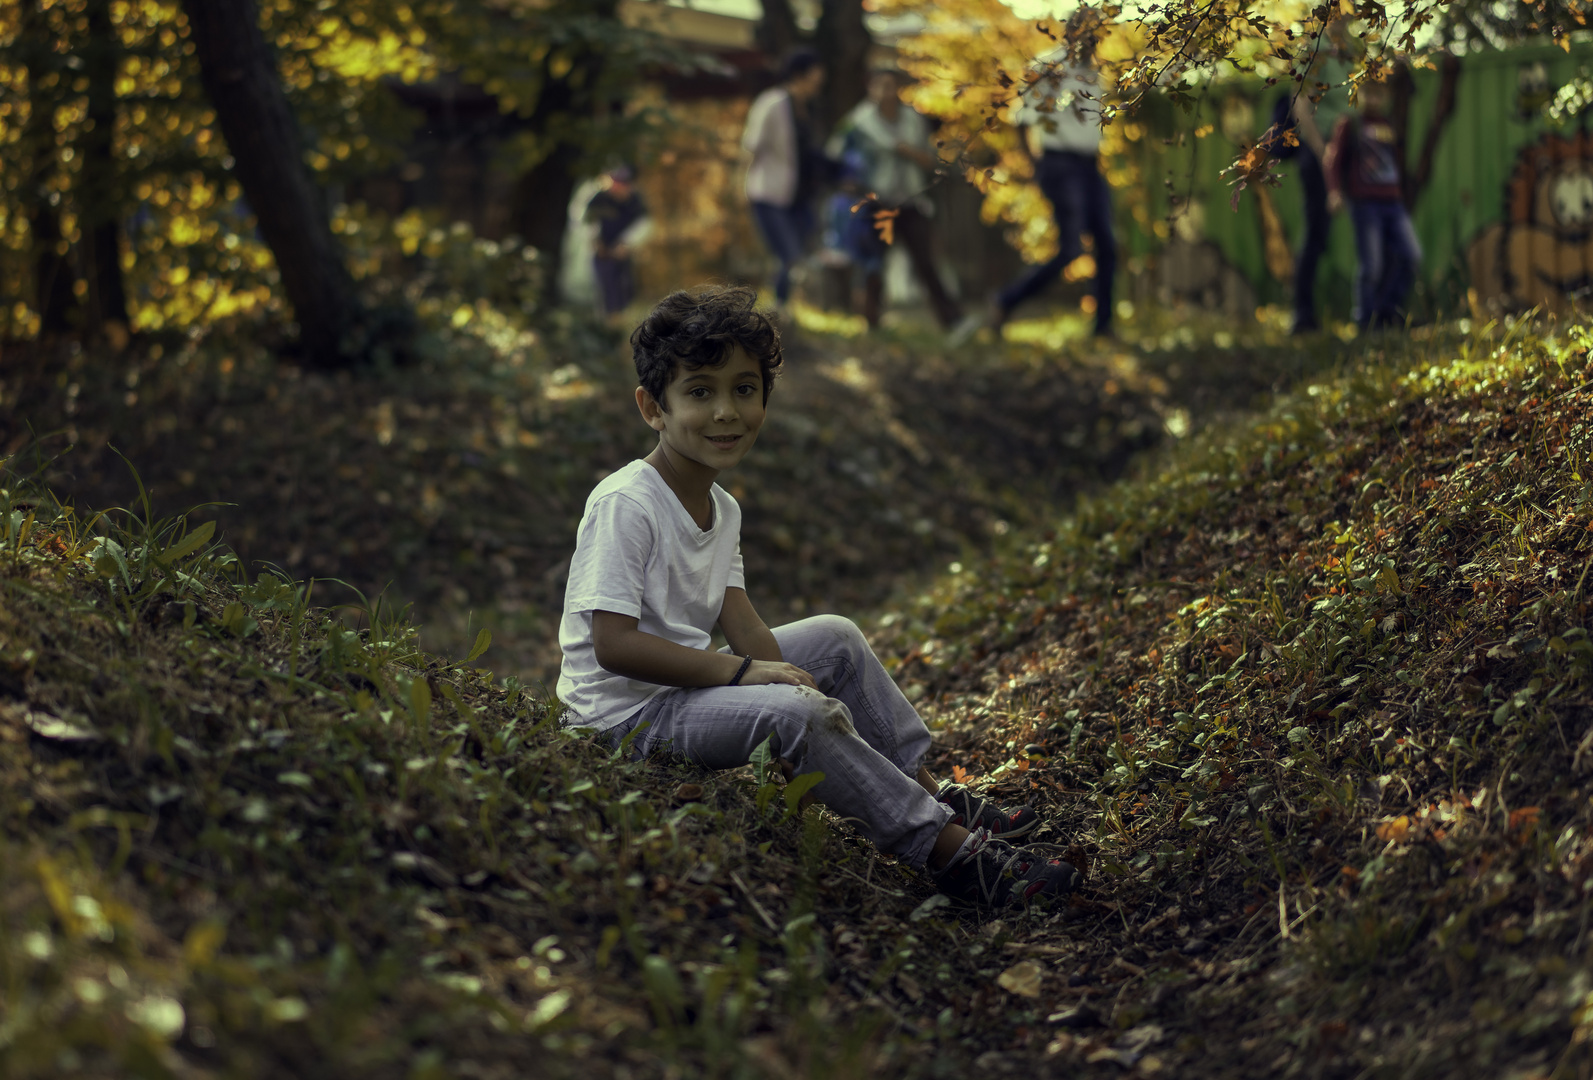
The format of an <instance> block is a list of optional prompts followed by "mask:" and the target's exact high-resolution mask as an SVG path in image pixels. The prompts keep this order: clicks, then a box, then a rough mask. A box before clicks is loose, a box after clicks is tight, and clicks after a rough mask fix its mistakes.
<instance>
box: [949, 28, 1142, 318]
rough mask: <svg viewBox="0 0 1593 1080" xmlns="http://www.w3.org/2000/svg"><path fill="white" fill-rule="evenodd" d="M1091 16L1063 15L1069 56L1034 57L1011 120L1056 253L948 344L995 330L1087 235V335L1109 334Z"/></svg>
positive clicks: (1109, 260)
mask: <svg viewBox="0 0 1593 1080" xmlns="http://www.w3.org/2000/svg"><path fill="white" fill-rule="evenodd" d="M1097 18H1098V15H1097V14H1096V13H1095V12H1094V11H1093V10H1092V9H1090V8H1088V7H1087V6H1086V7H1080V8H1079V10H1078V11H1077V12H1076V13H1075V14H1074V15H1073V16H1071V17H1070V19H1069V23H1070V25H1069V30H1068V36H1069V39H1070V40H1072V41H1074V45H1073V49H1074V50H1075V55H1076V56H1078V57H1080V59H1075V60H1071V61H1070V58H1069V56H1068V53H1067V51H1066V50H1063V49H1059V50H1057V51H1056V52H1054V53H1053V54H1051V56H1049V57H1045V58H1042V60H1041V62H1040V64H1039V71H1038V75H1037V77H1036V78H1035V81H1034V82H1033V83H1032V84H1030V85H1029V86H1028V88H1027V89H1026V90H1025V91H1024V93H1023V103H1022V106H1021V107H1020V109H1019V110H1018V113H1017V116H1016V117H1015V118H1014V119H1015V121H1016V123H1017V125H1018V126H1019V127H1020V128H1021V129H1024V130H1023V134H1024V136H1025V139H1026V140H1032V142H1031V143H1030V151H1031V153H1033V152H1034V151H1035V150H1038V151H1039V156H1038V159H1037V160H1036V161H1035V170H1034V171H1035V180H1036V182H1037V183H1038V184H1039V187H1040V191H1041V193H1042V194H1044V195H1045V197H1046V198H1047V199H1048V200H1050V203H1051V212H1052V214H1053V215H1055V217H1056V225H1057V232H1058V233H1059V234H1060V235H1059V238H1058V239H1059V250H1058V251H1057V253H1056V256H1055V257H1054V258H1052V259H1051V260H1050V261H1049V262H1046V263H1043V264H1042V265H1040V266H1036V267H1034V268H1033V269H1031V270H1029V271H1028V272H1026V273H1025V274H1023V275H1022V276H1021V277H1019V278H1018V279H1017V280H1016V281H1014V282H1012V283H1011V284H1010V285H1008V286H1007V287H1006V288H1004V289H1002V290H1001V291H1000V292H999V293H997V294H996V295H995V297H994V298H992V300H991V302H990V309H989V311H988V312H987V313H986V314H985V315H984V316H982V317H981V316H977V315H974V316H969V318H967V319H964V320H963V321H962V322H961V323H960V324H958V326H957V328H956V329H955V330H954V331H952V334H951V338H950V342H951V344H953V345H955V344H957V343H959V342H961V341H964V340H966V339H967V338H968V337H969V336H970V335H971V334H972V333H973V332H974V331H975V330H977V329H978V328H979V326H981V325H988V326H990V327H991V328H992V329H997V330H999V329H1000V327H1001V324H1002V323H1004V322H1006V320H1007V317H1008V316H1009V315H1011V314H1012V311H1013V309H1014V308H1016V307H1017V306H1018V305H1019V304H1021V303H1023V301H1025V300H1027V299H1029V298H1030V297H1031V296H1034V295H1035V294H1036V293H1038V292H1040V291H1041V290H1042V289H1044V288H1045V287H1046V286H1047V285H1050V284H1051V283H1052V282H1053V281H1055V280H1056V279H1057V278H1058V277H1060V276H1061V274H1062V270H1063V268H1064V267H1066V266H1067V265H1068V263H1070V262H1072V261H1073V260H1074V259H1076V258H1078V257H1079V255H1080V253H1082V252H1083V250H1084V240H1083V236H1084V234H1085V233H1089V235H1090V237H1091V240H1092V241H1093V244H1094V256H1095V334H1096V336H1097V337H1102V336H1106V335H1109V334H1111V332H1112V278H1113V276H1114V275H1115V274H1116V271H1117V244H1116V242H1115V240H1114V238H1113V236H1112V194H1111V189H1110V188H1109V187H1108V186H1107V183H1106V178H1105V177H1104V176H1102V175H1101V170H1100V167H1099V165H1098V164H1097V161H1096V157H1097V153H1098V151H1099V149H1100V145H1101V108H1100V96H1101V91H1100V85H1099V80H1098V79H1097V77H1096V72H1095V68H1094V66H1093V64H1092V63H1091V62H1090V57H1092V56H1093V52H1094V40H1095V37H1096V35H1097V33H1098V32H1099V24H1098V23H1097V22H1096V21H1095V20H1096V19H1097Z"/></svg>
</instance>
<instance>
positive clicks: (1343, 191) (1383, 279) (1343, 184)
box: [1324, 82, 1422, 330]
mask: <svg viewBox="0 0 1593 1080" xmlns="http://www.w3.org/2000/svg"><path fill="white" fill-rule="evenodd" d="M1359 94H1360V110H1359V112H1357V113H1356V114H1354V115H1351V116H1344V117H1340V118H1339V122H1338V125H1337V127H1336V128H1335V129H1334V131H1333V142H1332V143H1331V144H1330V145H1329V147H1328V155H1327V161H1326V163H1325V164H1326V168H1325V170H1324V171H1325V172H1326V174H1327V184H1328V207H1329V209H1337V207H1338V206H1339V205H1340V204H1342V202H1343V200H1344V199H1345V198H1346V197H1348V198H1349V201H1350V217H1351V219H1352V221H1353V222H1354V224H1355V253H1356V255H1357V257H1358V260H1359V263H1360V265H1359V267H1358V268H1357V270H1356V275H1355V322H1356V324H1357V325H1358V326H1360V327H1361V329H1363V330H1368V329H1375V328H1377V327H1380V326H1398V325H1400V324H1401V323H1403V322H1404V318H1405V313H1404V308H1405V298H1406V297H1407V296H1408V295H1409V294H1410V289H1411V285H1412V284H1414V283H1415V280H1416V268H1417V267H1418V266H1419V265H1420V264H1421V258H1422V249H1421V243H1420V241H1418V240H1417V239H1416V230H1415V229H1414V228H1413V227H1412V226H1411V221H1410V214H1409V213H1407V212H1406V210H1405V199H1404V163H1403V162H1402V161H1401V160H1400V157H1399V143H1398V141H1397V139H1396V137H1395V133H1394V125H1393V124H1392V123H1391V122H1390V121H1389V119H1388V117H1387V115H1386V112H1387V109H1388V97H1389V94H1388V88H1387V87H1386V86H1385V85H1383V84H1382V83H1377V82H1367V83H1363V84H1362V85H1361V88H1360V91H1359Z"/></svg>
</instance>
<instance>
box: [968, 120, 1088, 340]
mask: <svg viewBox="0 0 1593 1080" xmlns="http://www.w3.org/2000/svg"><path fill="white" fill-rule="evenodd" d="M1036 174H1037V175H1036V179H1037V180H1038V181H1039V184H1040V191H1041V192H1042V193H1043V194H1044V195H1045V197H1046V198H1047V199H1049V200H1051V212H1052V213H1053V214H1055V215H1056V227H1057V231H1058V232H1059V233H1061V250H1059V251H1058V252H1057V254H1056V257H1055V258H1054V259H1052V260H1051V261H1050V262H1048V263H1044V264H1042V265H1040V266H1036V267H1034V268H1033V269H1032V270H1030V271H1029V272H1028V273H1026V274H1024V275H1023V276H1022V277H1020V278H1019V279H1018V280H1017V281H1014V282H1013V283H1012V284H1011V285H1008V286H1007V287H1006V288H1005V289H1002V290H1001V292H1000V293H999V294H997V296H996V303H997V305H999V306H1000V308H1001V312H1002V314H1003V315H1005V314H1007V313H1008V312H1010V311H1012V309H1013V308H1015V307H1017V306H1018V305H1019V304H1021V303H1023V302H1024V301H1025V300H1027V299H1029V297H1031V296H1033V295H1035V294H1036V293H1038V292H1039V291H1040V290H1041V289H1044V288H1045V287H1046V286H1047V285H1049V284H1051V282H1053V281H1055V280H1056V279H1057V278H1058V277H1060V276H1061V275H1062V268H1063V267H1065V266H1067V264H1068V263H1070V262H1072V261H1073V260H1074V259H1076V258H1078V257H1079V254H1080V253H1081V252H1083V250H1084V241H1083V235H1084V234H1085V233H1089V234H1090V236H1091V237H1092V238H1093V239H1094V241H1095V332H1096V333H1098V334H1099V333H1104V332H1105V331H1106V330H1107V329H1109V328H1110V327H1111V325H1112V277H1113V275H1114V274H1116V272H1117V244H1116V243H1115V242H1114V241H1113V238H1112V193H1111V190H1110V189H1109V188H1108V187H1107V185H1106V178H1105V177H1104V176H1102V175H1101V170H1100V169H1099V168H1097V167H1096V164H1095V155H1093V154H1075V153H1071V152H1069V151H1062V150H1047V151H1046V152H1045V154H1044V155H1043V156H1042V157H1041V158H1040V161H1039V163H1038V168H1037V169H1036Z"/></svg>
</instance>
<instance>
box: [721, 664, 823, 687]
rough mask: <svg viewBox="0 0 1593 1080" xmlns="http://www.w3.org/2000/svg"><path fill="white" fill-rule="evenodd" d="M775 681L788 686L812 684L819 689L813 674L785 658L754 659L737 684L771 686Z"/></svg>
mask: <svg viewBox="0 0 1593 1080" xmlns="http://www.w3.org/2000/svg"><path fill="white" fill-rule="evenodd" d="M775 683H781V684H784V685H786V686H811V687H813V688H814V689H815V690H817V689H818V684H817V683H815V682H814V681H813V676H811V675H809V674H808V673H807V672H805V671H803V670H802V669H801V668H799V667H797V666H796V665H795V664H787V663H786V662H785V661H783V660H754V661H753V662H752V664H751V665H750V666H749V667H748V668H747V673H746V674H745V675H743V676H741V682H740V683H739V684H737V685H740V686H769V685H771V684H775Z"/></svg>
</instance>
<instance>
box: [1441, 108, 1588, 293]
mask: <svg viewBox="0 0 1593 1080" xmlns="http://www.w3.org/2000/svg"><path fill="white" fill-rule="evenodd" d="M1504 210H1505V218H1504V220H1503V221H1500V222H1497V223H1495V224H1493V225H1490V226H1488V227H1487V228H1486V229H1484V230H1483V231H1482V233H1481V234H1479V235H1478V236H1477V238H1476V239H1475V240H1474V241H1473V242H1472V244H1471V247H1470V249H1469V251H1468V252H1467V262H1468V264H1469V265H1470V268H1471V294H1470V298H1471V300H1472V304H1473V306H1474V307H1479V308H1480V309H1481V310H1483V311H1490V312H1492V311H1499V310H1509V309H1520V308H1529V307H1538V308H1542V309H1543V310H1545V311H1550V312H1555V313H1564V312H1567V311H1569V310H1571V308H1572V306H1573V305H1575V304H1578V303H1581V304H1584V305H1585V304H1586V302H1587V300H1588V298H1589V295H1590V293H1593V134H1589V133H1588V132H1585V131H1584V132H1580V133H1577V134H1575V135H1573V136H1571V137H1569V138H1567V137H1564V136H1561V135H1546V136H1544V137H1543V138H1541V139H1539V140H1538V141H1537V142H1534V143H1531V144H1529V145H1527V146H1526V147H1525V148H1523V149H1522V150H1521V151H1520V153H1519V154H1518V155H1517V157H1516V165H1515V170H1514V171H1513V172H1512V174H1511V176H1510V181H1509V184H1508V185H1507V189H1506V194H1505V206H1504Z"/></svg>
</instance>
